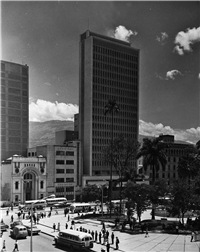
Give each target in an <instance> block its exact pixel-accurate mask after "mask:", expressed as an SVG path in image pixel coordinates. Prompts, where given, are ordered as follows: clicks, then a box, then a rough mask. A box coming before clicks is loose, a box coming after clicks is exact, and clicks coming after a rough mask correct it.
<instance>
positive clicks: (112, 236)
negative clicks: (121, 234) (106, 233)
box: [111, 232, 115, 244]
mask: <svg viewBox="0 0 200 252" xmlns="http://www.w3.org/2000/svg"><path fill="white" fill-rule="evenodd" d="M114 239H115V235H114V233H113V232H112V234H111V241H112V244H114Z"/></svg>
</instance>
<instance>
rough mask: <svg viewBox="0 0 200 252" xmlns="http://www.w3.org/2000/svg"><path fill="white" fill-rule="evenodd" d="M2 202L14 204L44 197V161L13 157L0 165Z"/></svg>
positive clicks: (35, 158) (45, 172)
mask: <svg viewBox="0 0 200 252" xmlns="http://www.w3.org/2000/svg"><path fill="white" fill-rule="evenodd" d="M1 176H2V177H1V189H2V200H8V201H11V202H14V203H19V202H25V201H26V200H31V199H40V198H43V197H45V196H46V187H47V168H46V159H45V158H44V157H43V156H39V157H28V158H27V157H21V156H17V155H14V156H12V157H11V158H9V159H7V160H5V161H3V162H2V165H1Z"/></svg>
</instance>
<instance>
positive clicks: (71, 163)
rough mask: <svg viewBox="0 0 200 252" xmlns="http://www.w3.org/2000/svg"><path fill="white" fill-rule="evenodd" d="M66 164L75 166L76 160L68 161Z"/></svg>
mask: <svg viewBox="0 0 200 252" xmlns="http://www.w3.org/2000/svg"><path fill="white" fill-rule="evenodd" d="M66 164H67V165H73V164H74V160H66Z"/></svg>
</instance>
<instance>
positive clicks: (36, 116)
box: [29, 99, 78, 122]
mask: <svg viewBox="0 0 200 252" xmlns="http://www.w3.org/2000/svg"><path fill="white" fill-rule="evenodd" d="M76 113H78V106H77V105H74V104H66V103H58V102H55V103H53V102H50V101H44V100H40V99H38V100H37V101H36V102H34V101H31V102H30V104H29V121H34V122H44V121H50V120H68V121H73V120H74V114H76Z"/></svg>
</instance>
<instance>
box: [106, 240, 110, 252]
mask: <svg viewBox="0 0 200 252" xmlns="http://www.w3.org/2000/svg"><path fill="white" fill-rule="evenodd" d="M106 250H107V252H110V243H109V242H107V243H106Z"/></svg>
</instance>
